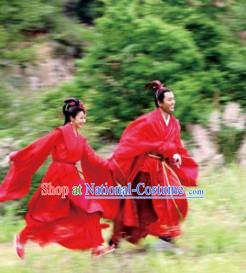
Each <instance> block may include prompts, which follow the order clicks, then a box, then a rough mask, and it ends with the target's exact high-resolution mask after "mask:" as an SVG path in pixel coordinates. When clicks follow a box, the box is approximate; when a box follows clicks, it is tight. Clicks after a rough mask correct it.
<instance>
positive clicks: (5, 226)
mask: <svg viewBox="0 0 246 273" xmlns="http://www.w3.org/2000/svg"><path fill="white" fill-rule="evenodd" d="M245 183H246V172H245V171H243V170H240V169H239V168H238V167H237V166H236V165H231V166H229V167H228V168H225V169H220V170H218V171H215V172H213V173H211V174H205V173H204V174H203V175H202V177H201V179H200V185H199V188H200V189H203V190H204V192H205V198H204V199H191V200H190V201H189V204H190V211H189V215H188V217H187V219H186V221H185V222H184V223H183V235H182V236H181V237H180V238H179V239H178V240H177V245H178V246H179V247H180V248H181V249H182V250H183V253H181V254H171V253H156V252H155V251H154V250H151V249H150V250H149V251H147V252H141V251H138V248H136V247H135V246H132V245H130V244H128V243H127V242H123V243H122V246H121V248H120V249H119V251H117V252H116V253H114V254H110V255H108V256H104V257H100V258H96V259H95V258H94V259H92V258H91V257H90V253H89V252H78V251H77V252H76V251H70V250H67V249H65V248H62V247H60V246H58V245H55V244H51V245H49V246H47V247H45V248H40V247H39V246H37V245H36V244H33V243H29V244H28V245H27V248H26V253H27V254H26V259H25V260H24V261H21V260H19V259H18V258H17V257H16V254H15V252H14V249H13V247H12V243H11V242H10V240H12V237H13V234H14V233H16V232H17V231H18V230H19V229H20V227H21V226H22V225H23V220H16V219H15V218H13V216H11V215H12V212H13V211H14V204H12V207H11V209H10V210H9V213H7V215H6V216H4V217H3V218H1V219H0V223H1V225H0V242H1V243H0V250H1V253H2V254H1V255H0V272H1V273H11V272H19V273H22V272H23V273H29V272H30V273H36V272H49V273H52V272H55V273H57V271H59V273H63V272H86V273H97V272H98V273H108V272H115V273H125V272H127V273H138V272H139V273H140V272H141V273H144V272H161V273H165V272H167V273H173V272H191V273H192V272H194V273H205V272H209V273H210V272H211V273H230V272H231V273H239V272H245V270H246V262H245V260H246V259H245V258H246V248H245V242H246V232H245V230H246V229H245V227H246V221H245V220H246V214H245V209H244V198H245V194H246V187H245V186H246V185H245ZM105 232H106V233H105V237H108V236H109V235H110V231H105ZM155 242H156V238H154V237H147V238H146V239H145V240H143V241H142V242H141V244H140V247H142V246H145V245H152V244H154V243H155Z"/></svg>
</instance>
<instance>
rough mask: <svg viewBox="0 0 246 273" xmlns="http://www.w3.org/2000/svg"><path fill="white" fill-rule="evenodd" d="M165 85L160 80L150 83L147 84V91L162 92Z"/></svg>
mask: <svg viewBox="0 0 246 273" xmlns="http://www.w3.org/2000/svg"><path fill="white" fill-rule="evenodd" d="M164 86H165V85H164V84H163V83H162V82H160V81H158V80H155V81H152V82H148V83H147V84H145V88H146V89H152V90H154V91H155V92H156V91H158V90H161V89H163V88H164Z"/></svg>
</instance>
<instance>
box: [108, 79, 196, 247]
mask: <svg viewBox="0 0 246 273" xmlns="http://www.w3.org/2000/svg"><path fill="white" fill-rule="evenodd" d="M148 87H151V88H153V90H154V92H155V103H156V106H157V109H156V110H154V111H153V112H150V113H147V114H145V115H143V116H141V117H139V118H137V119H136V120H135V121H133V122H131V123H130V124H129V126H128V127H127V128H126V129H125V131H124V133H123V135H122V137H121V139H120V142H119V144H118V146H117V148H116V150H115V151H114V154H113V156H112V157H111V158H110V159H109V163H110V168H111V170H112V173H113V175H114V180H115V181H116V182H118V183H120V184H121V185H126V184H127V183H129V182H130V183H131V184H132V188H135V187H137V185H138V183H140V182H141V183H144V185H145V186H158V185H160V186H167V187H168V186H169V187H171V186H176V187H177V188H178V187H182V186H196V185H197V182H196V181H197V176H198V166H197V164H196V162H194V160H193V159H192V158H191V157H190V156H189V154H188V152H187V150H186V149H185V148H184V147H183V145H182V143H181V139H180V125H179V122H178V120H177V119H175V117H174V116H173V115H172V112H173V111H174V105H175V99H174V94H173V92H172V91H171V90H169V89H168V88H166V87H164V86H163V85H162V84H161V82H159V81H154V82H151V83H150V84H148ZM135 195H136V194H135ZM178 197H179V198H175V196H173V195H172V194H171V196H169V198H167V199H158V198H154V197H153V198H152V199H147V198H146V199H141V200H140V199H137V198H136V199H125V200H122V201H121V208H120V211H119V213H118V217H117V219H116V221H115V223H114V233H113V236H112V239H111V241H110V244H111V245H113V244H114V245H117V244H118V242H119V239H120V238H122V237H124V238H126V239H127V240H128V241H130V242H131V243H137V242H138V241H139V239H141V238H144V237H145V236H147V235H148V234H150V235H154V236H158V237H160V238H161V239H163V240H165V241H168V242H170V241H173V238H175V237H176V236H178V235H180V223H181V222H182V221H183V220H184V219H185V217H186V215H187V211H188V203H187V199H186V197H185V193H184V191H183V193H182V192H181V193H180V194H179V196H178Z"/></svg>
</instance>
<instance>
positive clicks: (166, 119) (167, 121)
mask: <svg viewBox="0 0 246 273" xmlns="http://www.w3.org/2000/svg"><path fill="white" fill-rule="evenodd" d="M163 119H164V121H165V123H166V125H167V126H168V124H169V121H170V115H168V116H167V118H165V116H164V115H163Z"/></svg>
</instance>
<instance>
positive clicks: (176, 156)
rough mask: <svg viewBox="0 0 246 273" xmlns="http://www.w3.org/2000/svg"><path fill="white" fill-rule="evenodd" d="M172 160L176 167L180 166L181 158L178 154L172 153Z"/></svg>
mask: <svg viewBox="0 0 246 273" xmlns="http://www.w3.org/2000/svg"><path fill="white" fill-rule="evenodd" d="M173 161H174V164H175V165H177V167H178V168H180V165H181V164H182V158H181V156H180V155H179V154H174V155H173Z"/></svg>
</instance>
